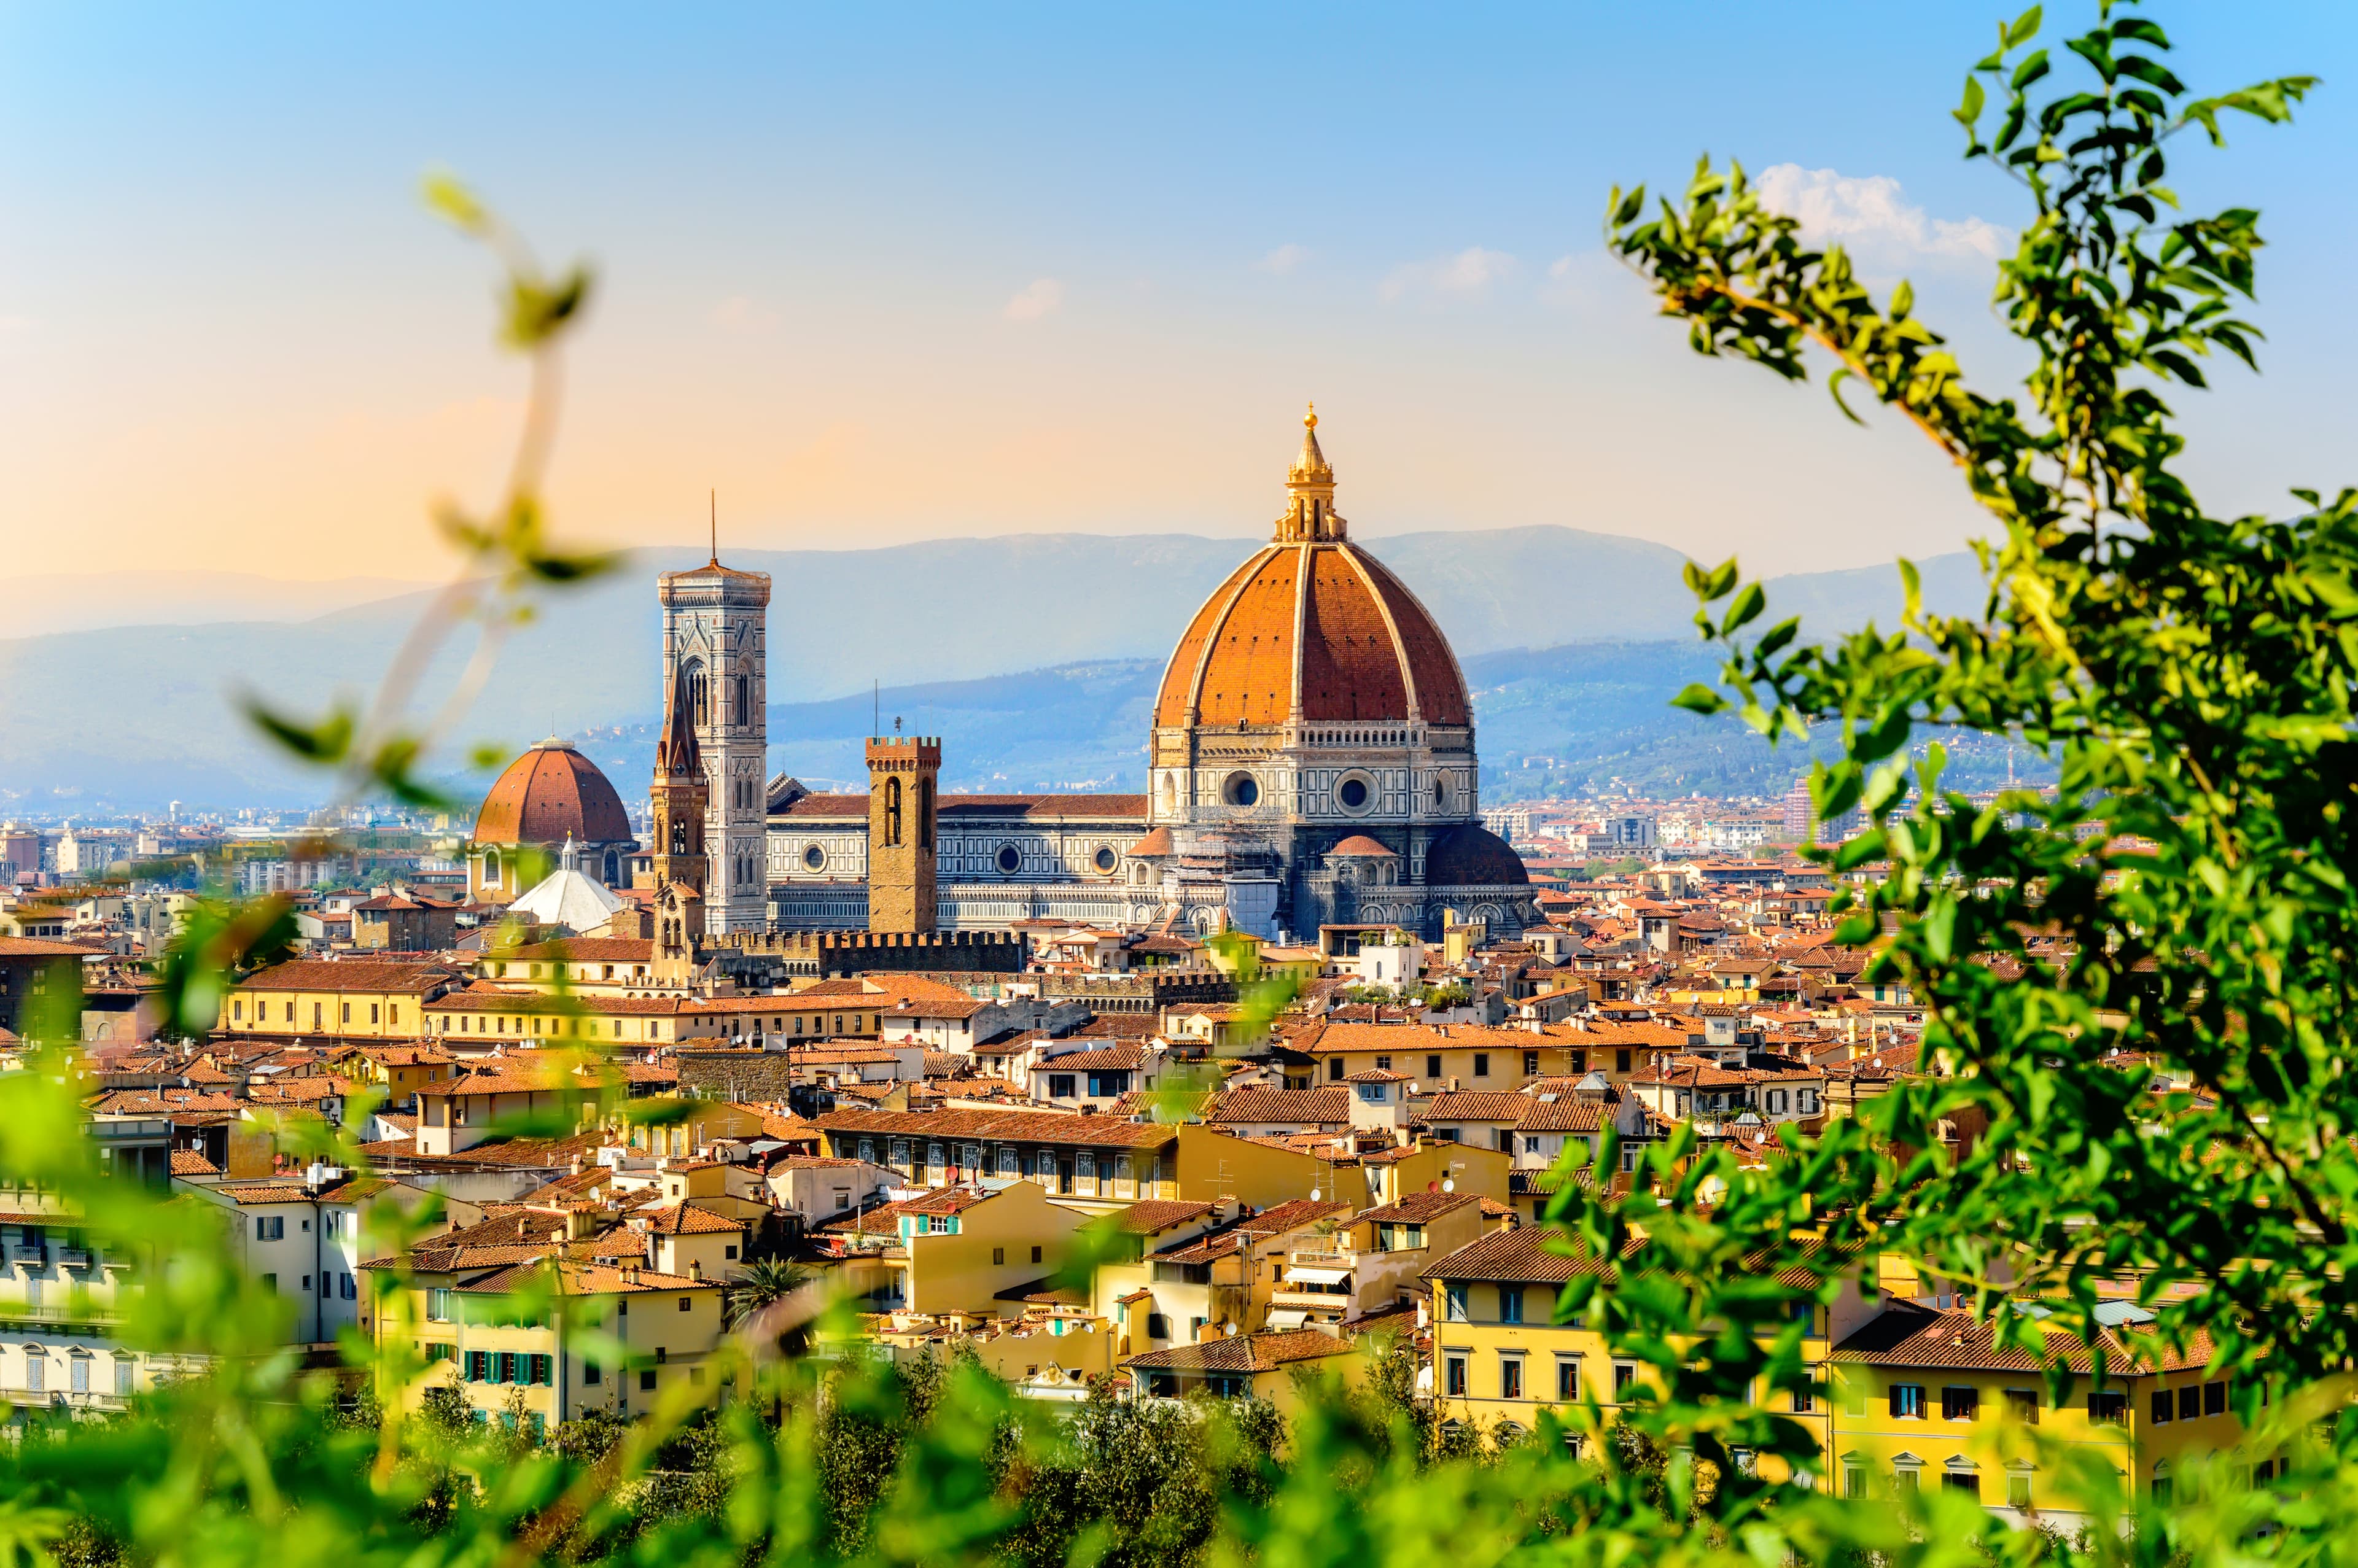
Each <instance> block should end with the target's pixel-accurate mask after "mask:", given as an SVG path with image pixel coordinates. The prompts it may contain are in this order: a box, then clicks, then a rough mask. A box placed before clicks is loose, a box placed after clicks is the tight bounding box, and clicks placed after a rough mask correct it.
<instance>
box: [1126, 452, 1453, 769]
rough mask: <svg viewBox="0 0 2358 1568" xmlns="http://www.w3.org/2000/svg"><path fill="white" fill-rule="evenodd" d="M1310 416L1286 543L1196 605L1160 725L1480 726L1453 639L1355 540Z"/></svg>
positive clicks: (1267, 549) (1174, 663)
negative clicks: (1473, 719)
mask: <svg viewBox="0 0 2358 1568" xmlns="http://www.w3.org/2000/svg"><path fill="white" fill-rule="evenodd" d="M1317 423H1318V421H1317V416H1316V415H1315V414H1313V415H1311V416H1309V417H1307V418H1305V419H1304V420H1303V426H1304V429H1303V438H1302V448H1303V449H1302V455H1301V457H1299V458H1298V459H1296V460H1295V461H1294V464H1293V470H1291V471H1290V472H1289V474H1288V475H1287V484H1286V488H1287V490H1288V491H1289V492H1291V496H1292V501H1291V505H1290V508H1289V510H1288V511H1287V513H1286V514H1285V515H1284V516H1282V517H1281V518H1279V520H1278V524H1277V537H1276V538H1275V539H1274V540H1273V541H1271V543H1270V544H1269V545H1267V546H1263V547H1262V548H1261V550H1260V552H1259V553H1258V554H1256V555H1255V556H1254V557H1252V558H1251V559H1250V560H1249V561H1247V562H1245V564H1244V565H1243V566H1241V567H1239V568H1237V570H1236V571H1235V572H1234V573H1232V574H1231V575H1230V576H1229V578H1228V581H1226V582H1224V583H1222V584H1221V585H1220V587H1219V589H1218V590H1217V591H1216V592H1215V593H1214V594H1213V595H1212V597H1211V598H1210V599H1208V600H1206V601H1205V603H1204V607H1203V608H1202V609H1201V610H1199V611H1196V612H1195V620H1194V621H1192V622H1189V624H1188V627H1187V631H1186V633H1185V635H1184V636H1182V637H1181V638H1180V639H1179V645H1178V647H1177V648H1176V649H1175V650H1174V652H1173V654H1172V655H1171V663H1170V664H1169V665H1168V666H1166V667H1165V669H1164V670H1163V687H1162V690H1161V692H1160V693H1159V694H1158V696H1157V697H1156V699H1155V704H1154V722H1155V723H1156V724H1157V725H1159V726H1163V727H1165V728H1176V727H1180V726H1185V725H1195V724H1200V725H1215V726H1225V725H1247V726H1272V727H1273V726H1276V725H1282V724H1283V723H1285V722H1286V721H1287V719H1289V718H1299V719H1303V720H1304V721H1307V722H1325V721H1332V720H1337V719H1341V720H1376V721H1396V722H1405V721H1407V720H1410V719H1422V720H1423V721H1424V722H1425V723H1427V724H1441V725H1462V724H1466V723H1467V722H1468V721H1469V716H1470V714H1471V711H1472V708H1471V704H1469V703H1468V702H1467V700H1466V677H1465V676H1463V675H1462V674H1461V673H1459V671H1458V668H1457V658H1456V655H1455V654H1453V653H1451V652H1450V648H1449V640H1448V639H1447V638H1445V637H1444V636H1443V635H1442V634H1441V628H1440V627H1439V626H1437V625H1435V624H1434V623H1433V617H1432V615H1431V614H1429V613H1428V612H1427V611H1426V610H1425V608H1424V606H1423V605H1422V604H1421V603H1419V602H1418V601H1417V598H1416V595H1414V594H1413V593H1411V592H1410V591H1409V589H1408V588H1407V586H1406V585H1405V584H1403V583H1402V582H1401V580H1400V579H1399V578H1397V577H1395V576H1393V575H1392V573H1391V571H1390V568H1387V567H1386V566H1385V565H1384V564H1383V563H1382V562H1381V561H1379V560H1377V559H1376V558H1375V557H1373V556H1370V555H1368V553H1367V552H1366V551H1364V550H1362V549H1360V548H1359V547H1358V546H1356V545H1354V544H1352V543H1351V542H1350V540H1349V537H1348V532H1347V524H1345V522H1344V520H1343V519H1342V518H1341V517H1339V516H1337V515H1336V514H1335V511H1334V490H1335V473H1334V470H1333V469H1331V468H1329V467H1327V466H1326V460H1325V455H1324V454H1323V453H1322V452H1320V451H1319V449H1318V437H1317V432H1316V426H1317Z"/></svg>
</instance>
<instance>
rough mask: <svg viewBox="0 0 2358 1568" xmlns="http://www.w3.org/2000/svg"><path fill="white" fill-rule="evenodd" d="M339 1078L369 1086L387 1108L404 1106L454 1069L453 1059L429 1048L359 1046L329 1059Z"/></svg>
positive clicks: (454, 1061) (328, 1062)
mask: <svg viewBox="0 0 2358 1568" xmlns="http://www.w3.org/2000/svg"><path fill="white" fill-rule="evenodd" d="M327 1065H329V1066H330V1067H331V1068H332V1069H333V1070H334V1071H335V1072H336V1073H337V1074H338V1075H339V1076H342V1077H346V1078H350V1079H352V1080H354V1081H356V1082H359V1083H364V1084H367V1085H370V1086H371V1087H373V1088H375V1089H376V1091H377V1092H378V1093H379V1094H380V1095H382V1096H383V1097H384V1102H385V1103H386V1104H387V1105H395V1106H401V1105H407V1104H408V1103H409V1101H410V1098H411V1097H412V1096H414V1095H416V1093H417V1091H418V1090H419V1089H421V1088H423V1087H426V1086H427V1084H432V1083H438V1082H440V1081H441V1080H442V1079H444V1078H447V1077H449V1076H450V1075H451V1073H452V1072H453V1071H455V1070H456V1065H457V1064H456V1059H455V1058H454V1057H452V1056H451V1054H449V1052H447V1051H443V1050H440V1049H438V1048H437V1047H435V1046H432V1045H359V1046H354V1047H352V1049H351V1050H348V1051H344V1052H342V1053H341V1054H336V1055H334V1056H331V1057H329V1058H328V1059H327Z"/></svg>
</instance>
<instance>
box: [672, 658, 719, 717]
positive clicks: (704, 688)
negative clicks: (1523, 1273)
mask: <svg viewBox="0 0 2358 1568" xmlns="http://www.w3.org/2000/svg"><path fill="white" fill-rule="evenodd" d="M679 679H680V684H681V685H682V686H684V687H687V711H688V712H689V714H690V715H692V716H693V717H694V719H695V721H696V722H697V724H698V725H699V726H704V725H709V724H710V723H711V722H712V691H711V682H710V681H709V680H708V679H707V678H706V676H705V673H704V661H703V660H702V659H689V660H688V661H687V663H685V664H683V665H680V666H679Z"/></svg>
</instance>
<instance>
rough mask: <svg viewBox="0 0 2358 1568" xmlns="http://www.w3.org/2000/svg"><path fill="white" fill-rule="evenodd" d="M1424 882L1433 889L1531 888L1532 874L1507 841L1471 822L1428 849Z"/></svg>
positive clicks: (1446, 833)
mask: <svg viewBox="0 0 2358 1568" xmlns="http://www.w3.org/2000/svg"><path fill="white" fill-rule="evenodd" d="M1424 880H1425V882H1426V883H1427V885H1429V886H1433V887H1529V886H1530V885H1531V872H1530V871H1527V870H1525V869H1524V866H1523V858H1522V857H1521V856H1520V855H1518V854H1516V853H1515V851H1514V850H1513V849H1510V848H1509V847H1508V844H1507V841H1506V840H1505V839H1504V838H1499V837H1498V835H1497V834H1496V833H1493V832H1491V831H1490V830H1489V829H1488V828H1487V827H1481V826H1479V825H1478V824H1476V823H1472V822H1467V823H1463V824H1460V825H1459V826H1458V827H1452V828H1450V829H1449V830H1448V831H1446V832H1444V833H1443V834H1441V835H1440V836H1439V837H1437V838H1434V839H1433V845H1432V847H1431V848H1430V849H1426V850H1425V852H1424Z"/></svg>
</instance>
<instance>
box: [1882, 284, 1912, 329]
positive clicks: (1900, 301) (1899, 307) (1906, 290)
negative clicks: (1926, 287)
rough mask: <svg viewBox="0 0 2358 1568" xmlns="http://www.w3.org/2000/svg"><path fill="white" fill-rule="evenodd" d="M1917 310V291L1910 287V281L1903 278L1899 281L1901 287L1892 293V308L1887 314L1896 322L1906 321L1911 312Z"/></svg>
mask: <svg viewBox="0 0 2358 1568" xmlns="http://www.w3.org/2000/svg"><path fill="white" fill-rule="evenodd" d="M1915 308H1916V290H1915V289H1913V288H1911V287H1909V283H1908V280H1907V279H1906V278H1904V277H1903V278H1901V279H1900V280H1899V287H1897V288H1894V289H1893V290H1892V291H1891V308H1890V310H1888V311H1887V312H1886V314H1887V315H1888V316H1889V317H1890V318H1891V319H1892V320H1894V321H1905V320H1906V319H1908V315H1909V311H1911V310H1913V309H1915Z"/></svg>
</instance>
